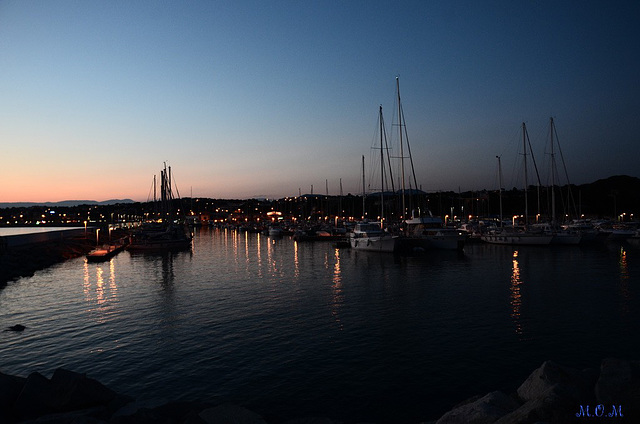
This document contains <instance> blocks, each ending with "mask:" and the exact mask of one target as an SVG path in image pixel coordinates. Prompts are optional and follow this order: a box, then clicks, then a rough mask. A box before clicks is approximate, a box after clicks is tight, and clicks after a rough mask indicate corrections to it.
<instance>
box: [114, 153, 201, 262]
mask: <svg viewBox="0 0 640 424" xmlns="http://www.w3.org/2000/svg"><path fill="white" fill-rule="evenodd" d="M155 198H156V193H155V177H154V203H156V200H155ZM173 200H174V197H173V191H172V189H171V167H168V168H167V164H166V163H165V164H164V169H163V170H161V171H160V208H161V218H159V219H158V220H156V221H151V222H145V223H143V224H142V225H141V227H140V228H139V229H138V230H136V231H134V232H133V233H132V234H131V237H130V243H129V246H128V247H127V250H129V251H134V252H162V251H168V250H185V249H189V248H190V247H191V233H190V232H189V231H188V228H187V226H186V224H185V223H182V224H180V223H176V222H174V219H173V216H174V213H173Z"/></svg>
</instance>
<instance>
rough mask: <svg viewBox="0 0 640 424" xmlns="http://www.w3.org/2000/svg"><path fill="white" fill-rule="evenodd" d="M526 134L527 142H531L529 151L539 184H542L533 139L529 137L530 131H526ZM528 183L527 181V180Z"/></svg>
mask: <svg viewBox="0 0 640 424" xmlns="http://www.w3.org/2000/svg"><path fill="white" fill-rule="evenodd" d="M525 134H526V135H527V143H528V144H529V151H530V152H531V160H532V161H533V168H534V169H535V170H536V178H537V179H538V186H540V185H541V183H540V174H539V173H538V165H536V157H535V156H534V154H533V149H532V148H531V140H530V139H529V131H525ZM525 183H526V181H525Z"/></svg>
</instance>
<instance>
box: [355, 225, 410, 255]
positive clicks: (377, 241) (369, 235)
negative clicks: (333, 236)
mask: <svg viewBox="0 0 640 424" xmlns="http://www.w3.org/2000/svg"><path fill="white" fill-rule="evenodd" d="M397 240H398V237H397V236H394V235H392V234H391V233H388V232H386V231H384V230H383V229H382V228H381V226H380V223H379V222H358V223H357V224H356V226H355V228H354V229H353V232H352V233H351V234H350V236H349V244H350V245H351V248H352V249H355V250H366V251H369V252H387V253H392V252H395V250H396V243H397Z"/></svg>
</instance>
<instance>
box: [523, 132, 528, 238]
mask: <svg viewBox="0 0 640 424" xmlns="http://www.w3.org/2000/svg"><path fill="white" fill-rule="evenodd" d="M522 145H523V147H524V226H525V228H527V225H528V224H529V200H528V195H527V182H528V175H527V126H526V124H525V123H524V122H523V123H522Z"/></svg>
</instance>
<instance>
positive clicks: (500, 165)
mask: <svg viewBox="0 0 640 424" xmlns="http://www.w3.org/2000/svg"><path fill="white" fill-rule="evenodd" d="M496 157H497V158H498V184H500V189H499V193H500V227H502V222H503V221H502V163H501V162H500V156H496Z"/></svg>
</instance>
